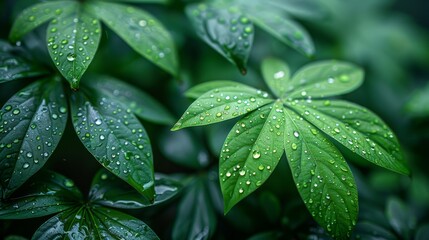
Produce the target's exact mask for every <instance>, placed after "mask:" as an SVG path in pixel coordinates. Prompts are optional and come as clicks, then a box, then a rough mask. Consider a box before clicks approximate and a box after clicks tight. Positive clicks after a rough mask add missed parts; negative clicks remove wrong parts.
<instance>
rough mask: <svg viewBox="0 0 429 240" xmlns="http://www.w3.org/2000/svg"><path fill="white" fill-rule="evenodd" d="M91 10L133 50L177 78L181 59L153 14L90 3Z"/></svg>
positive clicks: (113, 4)
mask: <svg viewBox="0 0 429 240" xmlns="http://www.w3.org/2000/svg"><path fill="white" fill-rule="evenodd" d="M87 6H88V9H89V11H91V13H92V14H93V15H94V16H97V17H98V18H99V19H100V20H102V21H103V23H104V24H106V25H107V26H108V27H109V28H111V29H112V30H113V31H114V32H115V33H116V34H118V35H119V36H120V37H121V38H122V39H123V40H124V41H125V42H126V43H127V44H128V45H130V47H131V48H133V49H134V50H135V51H137V52H138V53H139V54H141V55H142V56H144V57H146V58H147V59H148V60H150V61H152V62H153V63H155V64H156V65H158V66H159V67H161V68H162V69H164V70H166V71H167V72H169V73H171V74H173V75H176V74H177V71H178V69H177V68H178V62H177V61H178V60H177V56H176V49H175V46H174V43H173V39H172V38H171V36H170V34H169V33H168V32H167V30H166V29H165V28H164V26H163V25H162V24H161V23H160V22H159V21H158V20H157V19H156V18H154V17H153V16H152V15H150V14H149V13H147V12H145V11H143V10H141V9H137V8H134V7H131V6H127V5H122V4H116V3H108V2H100V1H98V2H90V3H88V5H87Z"/></svg>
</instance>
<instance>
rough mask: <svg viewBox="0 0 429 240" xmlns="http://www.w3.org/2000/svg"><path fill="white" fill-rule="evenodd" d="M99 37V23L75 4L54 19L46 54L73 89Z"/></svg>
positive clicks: (48, 34) (93, 54)
mask: <svg viewBox="0 0 429 240" xmlns="http://www.w3.org/2000/svg"><path fill="white" fill-rule="evenodd" d="M100 37H101V25H100V22H99V21H98V20H97V19H95V18H93V17H91V16H90V15H88V13H86V12H85V9H84V8H83V7H82V6H80V5H78V6H75V9H74V12H72V13H70V14H63V15H61V16H59V17H56V18H54V19H53V20H52V21H51V23H50V24H49V26H48V31H47V35H46V39H47V44H48V50H49V54H50V55H51V58H52V60H53V62H54V64H55V66H56V67H57V68H58V70H59V71H60V72H61V74H62V75H63V76H64V78H65V79H67V81H68V82H69V83H70V85H71V88H72V89H78V88H79V82H80V79H81V77H82V75H83V74H84V73H85V71H86V69H87V68H88V66H89V64H90V63H91V61H92V60H93V59H94V56H95V53H96V51H97V48H98V45H99V43H100Z"/></svg>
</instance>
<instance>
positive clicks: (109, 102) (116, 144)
mask: <svg viewBox="0 0 429 240" xmlns="http://www.w3.org/2000/svg"><path fill="white" fill-rule="evenodd" d="M71 110H72V120H73V125H74V128H75V130H76V132H77V134H78V136H79V138H80V140H81V141H82V143H83V144H84V145H85V147H86V148H87V149H88V151H90V152H91V154H92V155H93V156H94V157H95V158H96V159H97V161H99V162H100V163H101V165H103V166H104V167H105V168H106V169H108V170H109V171H111V172H112V173H113V174H115V175H116V176H118V177H120V178H121V179H123V180H124V181H126V182H127V183H128V184H130V185H131V186H132V187H134V188H135V189H136V190H137V191H138V192H140V193H141V194H142V195H143V196H144V197H146V198H147V199H148V200H149V201H152V200H153V198H154V193H155V192H154V175H153V171H154V170H153V159H152V148H151V145H150V140H149V137H148V136H147V134H146V131H145V129H144V128H143V126H142V125H141V123H140V122H139V121H138V119H137V118H136V117H135V116H134V115H133V114H132V112H131V110H130V109H128V108H127V107H126V106H124V105H122V104H121V103H120V102H118V101H117V100H115V99H114V98H112V97H111V96H110V95H107V94H105V93H104V92H103V91H99V90H97V89H94V88H91V86H89V85H88V86H86V88H85V89H81V91H79V92H76V93H73V95H72V96H71Z"/></svg>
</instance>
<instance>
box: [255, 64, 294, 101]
mask: <svg viewBox="0 0 429 240" xmlns="http://www.w3.org/2000/svg"><path fill="white" fill-rule="evenodd" d="M261 70H262V75H263V76H264V79H265V82H266V83H267V85H268V87H269V88H270V89H271V91H272V92H273V93H274V94H275V95H276V96H277V97H283V96H284V94H285V93H286V92H287V89H286V87H287V86H288V84H289V82H290V70H289V66H288V65H287V64H286V63H284V62H283V61H281V60H278V59H275V58H267V59H265V60H264V61H263V62H262V67H261Z"/></svg>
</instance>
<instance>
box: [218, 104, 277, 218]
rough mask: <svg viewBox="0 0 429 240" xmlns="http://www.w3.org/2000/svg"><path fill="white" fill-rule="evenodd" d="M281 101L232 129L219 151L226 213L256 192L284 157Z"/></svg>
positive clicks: (261, 109) (243, 120) (246, 118)
mask: <svg viewBox="0 0 429 240" xmlns="http://www.w3.org/2000/svg"><path fill="white" fill-rule="evenodd" d="M282 108H283V107H282V104H281V103H280V102H276V103H274V105H270V106H264V107H262V108H260V109H258V110H256V111H254V112H252V113H250V114H249V115H247V116H246V117H244V118H243V119H241V120H240V121H238V122H237V124H236V125H235V126H234V127H233V128H232V130H231V132H230V133H229V134H228V137H227V138H226V140H225V144H224V146H223V148H222V152H221V155H220V160H219V161H220V163H219V178H220V180H221V181H220V185H221V189H222V194H223V199H224V202H225V213H227V212H228V211H229V210H230V209H231V208H232V207H233V206H234V205H235V204H237V203H238V202H239V201H241V200H242V199H243V198H245V197H246V196H248V195H249V194H250V193H252V192H253V191H255V190H256V189H258V188H259V187H260V186H261V185H262V184H263V183H264V182H265V181H266V180H267V179H268V177H269V176H270V175H271V173H272V171H273V170H274V169H275V167H276V166H277V163H278V161H279V160H280V158H281V156H282V154H283V133H284V130H283V128H284V116H283V110H282Z"/></svg>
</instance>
